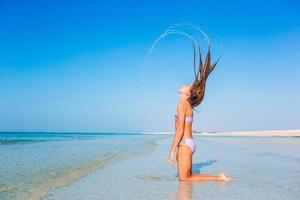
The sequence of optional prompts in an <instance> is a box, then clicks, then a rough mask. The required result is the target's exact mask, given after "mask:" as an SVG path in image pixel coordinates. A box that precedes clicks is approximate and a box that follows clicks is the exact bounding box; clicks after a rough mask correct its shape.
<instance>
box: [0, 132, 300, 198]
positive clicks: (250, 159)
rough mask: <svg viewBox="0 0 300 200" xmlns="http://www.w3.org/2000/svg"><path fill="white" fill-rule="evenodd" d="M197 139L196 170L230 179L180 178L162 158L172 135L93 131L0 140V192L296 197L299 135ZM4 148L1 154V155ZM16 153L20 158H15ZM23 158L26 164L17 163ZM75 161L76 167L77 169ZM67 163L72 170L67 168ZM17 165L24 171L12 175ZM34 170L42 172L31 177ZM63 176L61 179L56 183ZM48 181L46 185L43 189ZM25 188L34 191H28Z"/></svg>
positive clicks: (299, 191)
mask: <svg viewBox="0 0 300 200" xmlns="http://www.w3.org/2000/svg"><path fill="white" fill-rule="evenodd" d="M194 138H195V140H196V145H197V149H196V152H195V153H194V156H193V167H192V170H193V173H205V174H213V175H217V174H218V173H219V172H221V171H225V172H226V173H228V174H229V175H231V176H233V177H234V178H235V181H232V182H229V183H223V182H188V181H187V182H179V181H178V174H177V167H176V166H173V167H169V166H168V165H167V158H168V153H169V148H170V145H171V142H172V139H173V136H171V135H167V136H166V135H132V136H128V135H114V136H91V137H89V138H79V139H78V138H77V139H69V138H68V139H67V140H59V141H57V140H54V139H53V140H54V141H48V142H38V143H32V144H28V143H26V144H25V143H22V144H13V145H11V144H10V145H0V151H1V160H0V161H4V163H6V165H7V166H10V167H11V168H9V169H6V167H5V166H2V164H1V168H0V174H1V184H2V186H1V187H2V191H1V190H0V194H1V195H2V196H1V195H0V199H17V197H18V198H19V199H26V198H27V199H30V198H31V199H34V198H35V199H39V198H36V197H38V196H39V197H44V198H42V199H44V200H59V199H61V200H68V199H70V200H71V199H72V200H73V199H74V200H76V199H78V200H79V199H204V200H205V199H242V200H243V199H299V198H298V197H299V195H300V154H299V153H298V152H300V151H299V150H300V138H293V137H286V138H280V137H267V138H261V137H197V136H196V137H194ZM108 144H109V145H108ZM18 145H21V146H18ZM56 148H57V149H56ZM33 149H36V150H33ZM38 149H39V150H38ZM55 149H56V150H55ZM115 149H119V151H117V152H115V154H113V155H115V157H114V156H111V157H109V158H107V159H106V160H105V161H104V163H106V164H99V163H103V160H101V159H99V158H102V157H101V156H103V155H105V153H112V152H114V150H115ZM4 151H6V153H5V154H6V157H3V155H4V154H3V153H4ZM29 152H31V154H29ZM21 155H23V156H25V157H24V158H20V159H18V160H14V159H12V157H14V156H21ZM57 155H58V156H57ZM109 155H110V154H109ZM43 158H44V159H43ZM113 160H114V161H113ZM23 163H25V167H20V166H21V164H23ZM72 166H80V168H79V169H80V170H76V169H77V168H75V169H73V168H72ZM82 168H83V169H84V170H83V172H84V173H83V172H81V171H82V170H81V169H82ZM24 169H25V171H26V169H27V171H28V172H27V173H24V174H25V175H24V174H23V173H21V172H23V171H24ZM43 169H47V170H43ZM65 169H67V171H69V170H71V171H72V172H73V173H65ZM53 171H54V172H56V173H57V174H56V176H54V178H53V177H52V176H50V177H49V176H46V177H47V178H44V176H45V174H48V173H49V172H53ZM15 172H19V174H22V175H23V176H21V178H20V177H18V178H16V177H15V176H14V175H13V174H14V173H15ZM5 173H8V174H9V175H6V176H5V177H6V178H5V180H6V182H4V185H5V186H6V187H7V188H6V190H3V180H2V175H3V174H5ZM50 174H51V173H50ZM36 176H41V177H43V178H42V179H41V180H40V178H38V180H36ZM74 176H75V178H72V177H74ZM22 177H23V178H22ZM32 177H34V178H32ZM58 177H63V178H62V179H58ZM68 177H69V178H68ZM70 177H71V178H70ZM8 180H10V181H8ZM53 180H54V181H53ZM66 180H67V181H66ZM11 182H12V183H13V186H15V187H11V188H10V185H8V183H11ZM23 182H26V183H27V184H29V186H28V187H24V185H22V184H20V183H23ZM53 182H54V183H55V184H56V185H55V184H53ZM61 182H63V183H64V184H58V183H61ZM40 183H43V184H40ZM14 184H15V185H14ZM40 185H42V186H43V187H41V186H40ZM49 185H50V186H49ZM53 186H54V187H53ZM45 187H46V188H47V192H46V193H42V192H41V191H46V190H45ZM3 191H4V192H3ZM24 191H30V192H31V194H34V195H31V196H26V195H25V193H24ZM13 194H19V195H13ZM37 194H39V195H37ZM41 194H43V195H41ZM20 197H23V198H20ZM32 197H34V198H32Z"/></svg>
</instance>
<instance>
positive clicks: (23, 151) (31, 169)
mask: <svg viewBox="0 0 300 200" xmlns="http://www.w3.org/2000/svg"><path fill="white" fill-rule="evenodd" d="M156 138H157V137H156ZM0 141H1V143H0V163H1V165H0V199H1V200H2V199H3V200H6V199H22V200H23V199H25V200H26V199H40V198H41V197H43V196H45V195H47V193H48V191H49V190H51V189H54V188H58V187H62V186H68V185H69V184H71V183H73V182H74V181H76V180H79V179H81V178H82V177H84V176H86V175H88V174H90V173H92V172H93V171H95V170H96V169H97V168H101V167H104V166H106V165H109V164H112V163H116V162H119V161H122V160H126V159H130V158H131V157H135V156H139V155H143V154H145V153H147V152H148V151H151V150H152V149H153V148H154V147H155V137H152V138H148V137H144V136H142V135H128V134H117V135H112V134H100V135H98V134H59V133H56V134H53V133H48V134H45V133H41V134H36V133H32V134H30V133H25V134H22V133H15V134H13V133H10V134H0ZM138 144H140V145H138Z"/></svg>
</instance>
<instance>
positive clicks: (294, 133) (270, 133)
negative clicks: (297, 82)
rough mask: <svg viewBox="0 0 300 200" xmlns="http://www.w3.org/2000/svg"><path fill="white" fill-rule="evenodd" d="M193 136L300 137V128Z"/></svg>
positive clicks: (202, 132) (200, 133)
mask: <svg viewBox="0 0 300 200" xmlns="http://www.w3.org/2000/svg"><path fill="white" fill-rule="evenodd" d="M144 134H162V135H164V134H165V135H173V134H174V132H157V133H144ZM193 136H214V137H218V136H226V137H235V136H238V137H300V130H264V131H237V132H205V131H193Z"/></svg>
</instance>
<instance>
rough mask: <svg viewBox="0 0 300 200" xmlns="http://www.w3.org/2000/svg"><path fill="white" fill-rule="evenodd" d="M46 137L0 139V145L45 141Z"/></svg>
mask: <svg viewBox="0 0 300 200" xmlns="http://www.w3.org/2000/svg"><path fill="white" fill-rule="evenodd" d="M46 141H48V140H46V139H34V140H32V139H0V145H13V144H27V143H37V142H46Z"/></svg>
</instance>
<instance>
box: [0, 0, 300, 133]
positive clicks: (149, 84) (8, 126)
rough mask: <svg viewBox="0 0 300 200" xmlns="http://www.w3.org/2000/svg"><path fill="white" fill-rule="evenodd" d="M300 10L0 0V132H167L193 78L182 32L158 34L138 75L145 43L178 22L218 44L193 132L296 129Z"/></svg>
mask: <svg viewBox="0 0 300 200" xmlns="http://www.w3.org/2000/svg"><path fill="white" fill-rule="evenodd" d="M299 9H300V4H299V3H298V2H297V1H272V2H267V1H243V2H241V1H226V3H225V2H217V1H210V2H209V1H164V2H161V1H156V0H154V1H147V2H143V1H109V2H108V1H87V0H86V1H76V2H74V1H63V2H62V1H55V0H53V1H30V0H29V1H14V0H12V1H6V2H5V1H1V2H0V131H67V132H71V131H76V132H140V131H147V132H148V131H173V130H174V117H173V114H174V112H175V111H176V105H177V102H178V93H177V89H178V87H180V85H182V84H185V83H189V82H192V80H193V68H192V67H193V66H192V48H191V44H190V42H189V41H188V40H187V39H186V38H184V37H182V36H179V35H177V36H176V35H172V36H170V37H167V38H165V39H163V40H161V42H160V43H159V44H158V45H157V47H156V49H155V51H154V52H153V54H152V55H151V59H150V60H149V62H148V65H147V66H148V72H147V74H146V76H145V77H144V79H142V78H141V74H142V69H143V63H144V59H145V56H146V54H147V51H148V49H149V47H150V46H151V44H152V43H153V41H154V40H155V39H156V38H157V37H158V36H159V35H160V34H161V33H163V32H164V31H165V29H166V28H167V27H168V26H170V25H173V24H175V23H192V24H195V25H197V26H200V27H202V28H204V29H205V30H206V31H207V33H208V34H209V36H211V39H212V43H214V42H215V44H216V45H215V47H217V46H218V45H219V44H221V43H222V44H223V50H222V60H221V61H220V63H219V65H218V66H217V68H216V69H215V71H214V72H213V73H212V74H211V76H210V77H209V79H208V81H207V91H206V96H205V100H204V101H203V103H202V104H201V105H200V106H199V107H197V109H198V110H199V111H200V112H197V113H194V114H195V121H194V125H193V126H194V130H204V131H242V130H269V129H272V130H273V129H300V127H299V120H298V119H299V118H300V100H299V99H300V93H299V85H300V14H299V12H298V10H299ZM213 48H214V46H212V50H214V49H213ZM217 54H218V52H217V51H216V54H215V55H217ZM215 58H216V56H214V54H213V59H215ZM141 82H143V84H145V85H144V86H145V87H143V88H142V89H143V90H142V89H141ZM141 94H142V95H144V98H141V96H142V95H141Z"/></svg>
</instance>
